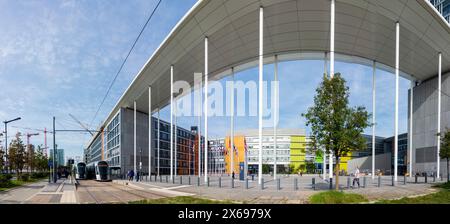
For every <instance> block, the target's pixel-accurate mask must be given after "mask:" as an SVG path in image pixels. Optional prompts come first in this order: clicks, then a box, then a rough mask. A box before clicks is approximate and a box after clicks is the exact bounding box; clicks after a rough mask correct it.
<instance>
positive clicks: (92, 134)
mask: <svg viewBox="0 0 450 224" xmlns="http://www.w3.org/2000/svg"><path fill="white" fill-rule="evenodd" d="M69 116H70V117H71V118H72V119H73V120H75V122H77V123H78V124H80V126H81V127H82V128H83V129H84V130H86V131H87V132H89V134H91V136H94V133H92V131H91V130H89V128H88V127H86V125H84V124H83V123H81V121H79V120H78V119H77V118H76V117H75V116H73V115H72V114H69Z"/></svg>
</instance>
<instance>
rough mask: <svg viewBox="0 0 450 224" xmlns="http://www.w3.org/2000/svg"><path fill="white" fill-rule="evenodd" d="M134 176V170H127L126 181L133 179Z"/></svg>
mask: <svg viewBox="0 0 450 224" xmlns="http://www.w3.org/2000/svg"><path fill="white" fill-rule="evenodd" d="M133 178H134V171H133V170H130V171H128V181H133Z"/></svg>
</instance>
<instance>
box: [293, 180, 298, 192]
mask: <svg viewBox="0 0 450 224" xmlns="http://www.w3.org/2000/svg"><path fill="white" fill-rule="evenodd" d="M296 190H298V179H297V178H295V179H294V191H296Z"/></svg>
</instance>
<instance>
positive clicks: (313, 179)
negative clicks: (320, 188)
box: [311, 177, 316, 190]
mask: <svg viewBox="0 0 450 224" xmlns="http://www.w3.org/2000/svg"><path fill="white" fill-rule="evenodd" d="M311 181H312V183H311V185H312V189H313V190H316V178H315V177H313V178H312V180H311Z"/></svg>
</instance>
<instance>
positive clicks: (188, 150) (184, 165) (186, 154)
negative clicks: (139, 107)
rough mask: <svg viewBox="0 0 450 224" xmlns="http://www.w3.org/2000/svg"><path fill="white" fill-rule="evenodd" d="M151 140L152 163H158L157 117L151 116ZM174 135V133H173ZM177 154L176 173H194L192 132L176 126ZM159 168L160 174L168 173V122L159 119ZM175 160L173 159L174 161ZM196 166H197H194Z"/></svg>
mask: <svg viewBox="0 0 450 224" xmlns="http://www.w3.org/2000/svg"><path fill="white" fill-rule="evenodd" d="M152 126H153V128H152V130H153V133H152V141H153V150H154V152H153V153H152V154H153V155H154V156H153V161H152V162H153V164H155V167H156V166H157V164H158V119H157V118H154V117H152ZM174 137H175V135H174ZM176 137H177V154H176V163H177V164H176V169H177V174H180V175H181V174H184V175H186V174H189V173H191V174H193V173H194V160H195V153H194V150H193V149H194V145H195V144H194V141H195V135H194V134H193V132H191V131H189V130H186V129H184V128H180V127H177V136H176ZM159 139H160V142H159V147H160V150H159V168H160V174H169V173H170V123H168V122H166V121H163V120H160V121H159ZM174 143H175V142H174ZM174 150H175V148H174ZM174 162H175V161H174ZM195 168H197V167H195Z"/></svg>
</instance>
